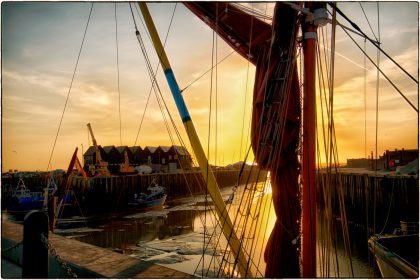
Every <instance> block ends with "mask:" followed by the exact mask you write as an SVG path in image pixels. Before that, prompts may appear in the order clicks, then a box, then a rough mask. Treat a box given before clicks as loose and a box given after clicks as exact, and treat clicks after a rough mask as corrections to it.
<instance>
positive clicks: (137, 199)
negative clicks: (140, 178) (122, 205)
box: [128, 180, 167, 209]
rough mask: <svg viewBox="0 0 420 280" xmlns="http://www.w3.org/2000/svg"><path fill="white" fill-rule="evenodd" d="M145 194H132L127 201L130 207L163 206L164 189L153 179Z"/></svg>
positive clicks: (164, 199)
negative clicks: (131, 197)
mask: <svg viewBox="0 0 420 280" xmlns="http://www.w3.org/2000/svg"><path fill="white" fill-rule="evenodd" d="M147 192H148V193H147V194H146V193H140V194H134V198H133V199H131V200H130V201H129V202H128V207H129V208H131V209H149V208H154V207H159V206H163V204H164V203H165V201H166V197H167V194H166V189H165V188H164V187H162V186H160V185H158V184H157V183H156V182H155V181H154V180H153V181H152V182H151V183H150V185H149V187H147Z"/></svg>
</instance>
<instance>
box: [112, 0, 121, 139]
mask: <svg viewBox="0 0 420 280" xmlns="http://www.w3.org/2000/svg"><path fill="white" fill-rule="evenodd" d="M114 7H115V9H114V12H115V13H114V15H115V46H116V49H117V89H118V117H119V121H120V145H121V146H122V129H121V92H120V63H119V50H118V20H117V3H116V2H115V6H114Z"/></svg>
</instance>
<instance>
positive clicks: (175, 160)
mask: <svg viewBox="0 0 420 280" xmlns="http://www.w3.org/2000/svg"><path fill="white" fill-rule="evenodd" d="M98 147H99V149H100V151H101V157H102V159H103V160H104V161H106V162H107V163H108V169H109V171H110V172H111V173H117V172H118V171H119V166H120V164H121V163H123V162H124V153H127V155H128V159H129V163H130V165H131V166H139V165H148V166H150V167H151V168H152V170H153V171H154V172H165V173H174V172H177V171H178V170H180V169H184V170H192V169H193V162H192V157H191V155H190V153H189V152H188V150H187V149H186V148H184V147H182V146H175V145H173V146H158V147H154V146H146V147H144V149H142V148H141V147H140V146H133V147H128V146H117V147H115V146H104V147H103V148H102V147H101V146H98ZM83 157H84V162H85V166H84V168H85V170H88V169H89V166H92V165H95V164H96V151H95V147H94V146H91V147H89V149H88V150H87V151H86V152H85V153H84V155H83Z"/></svg>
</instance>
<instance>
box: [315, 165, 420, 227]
mask: <svg viewBox="0 0 420 280" xmlns="http://www.w3.org/2000/svg"><path fill="white" fill-rule="evenodd" d="M322 182H325V184H324V185H326V186H329V188H325V187H322ZM327 182H328V183H327ZM325 192H330V194H331V199H332V214H333V215H334V216H336V217H340V206H339V196H340V195H342V197H343V199H344V205H345V211H346V217H347V221H348V222H349V223H351V224H354V225H355V226H357V227H361V228H364V229H366V230H368V231H369V233H371V234H373V233H379V232H381V231H383V232H384V233H392V232H393V230H394V229H396V228H398V227H399V226H400V221H405V222H417V223H418V222H419V179H418V177H415V176H407V175H406V176H401V175H392V174H381V173H378V174H375V173H374V172H369V173H363V172H347V173H346V172H341V173H333V174H328V173H327V172H320V173H319V174H318V198H317V200H318V209H319V210H321V211H322V210H324V207H325V203H324V201H323V196H324V193H325Z"/></svg>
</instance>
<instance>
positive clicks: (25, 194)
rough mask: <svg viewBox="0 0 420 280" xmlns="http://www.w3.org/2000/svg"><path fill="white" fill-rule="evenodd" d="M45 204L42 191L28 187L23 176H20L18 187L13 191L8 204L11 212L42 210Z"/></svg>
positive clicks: (20, 212)
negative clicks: (32, 190)
mask: <svg viewBox="0 0 420 280" xmlns="http://www.w3.org/2000/svg"><path fill="white" fill-rule="evenodd" d="M43 206H44V196H43V194H42V192H31V191H30V190H29V189H28V188H26V186H25V183H24V182H23V179H22V178H19V182H18V184H17V187H16V189H15V190H14V191H13V193H12V196H11V199H10V201H9V203H8V206H7V212H9V213H11V214H24V213H27V212H29V211H31V210H40V209H42V207H43Z"/></svg>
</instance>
